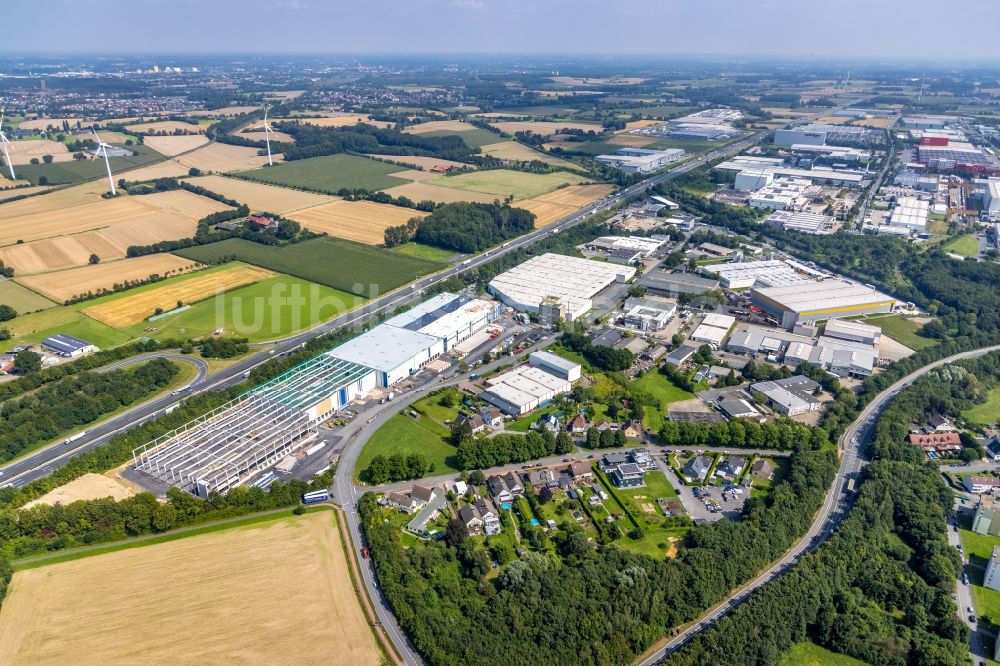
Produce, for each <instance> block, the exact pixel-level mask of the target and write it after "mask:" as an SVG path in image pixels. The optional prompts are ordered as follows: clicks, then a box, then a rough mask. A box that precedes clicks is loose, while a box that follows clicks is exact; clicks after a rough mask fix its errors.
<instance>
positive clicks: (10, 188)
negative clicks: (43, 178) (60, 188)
mask: <svg viewBox="0 0 1000 666" xmlns="http://www.w3.org/2000/svg"><path fill="white" fill-rule="evenodd" d="M26 183H27V181H24V180H10V179H8V178H4V177H3V176H2V175H0V203H2V202H4V201H8V200H10V199H13V198H14V197H27V196H31V195H34V194H40V193H42V192H48V191H49V190H50V189H52V188H51V187H49V186H48V185H28V186H27V187H22V186H23V185H25V184H26Z"/></svg>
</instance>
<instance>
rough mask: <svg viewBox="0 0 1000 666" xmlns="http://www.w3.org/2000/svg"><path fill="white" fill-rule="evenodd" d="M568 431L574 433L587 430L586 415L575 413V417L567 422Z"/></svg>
mask: <svg viewBox="0 0 1000 666" xmlns="http://www.w3.org/2000/svg"><path fill="white" fill-rule="evenodd" d="M569 431H570V432H571V433H574V434H580V433H584V432H587V417H585V416H584V415H583V414H577V415H576V418H575V419H573V420H572V421H570V422H569Z"/></svg>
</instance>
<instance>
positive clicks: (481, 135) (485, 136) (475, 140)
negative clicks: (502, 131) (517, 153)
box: [419, 127, 503, 148]
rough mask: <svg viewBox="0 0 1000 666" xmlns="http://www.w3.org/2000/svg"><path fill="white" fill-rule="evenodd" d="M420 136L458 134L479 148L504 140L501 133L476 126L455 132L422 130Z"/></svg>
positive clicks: (464, 140)
mask: <svg viewBox="0 0 1000 666" xmlns="http://www.w3.org/2000/svg"><path fill="white" fill-rule="evenodd" d="M419 136H457V137H458V138H460V139H461V140H462V141H463V142H465V145H467V146H468V147H469V148H479V147H480V146H487V145H489V144H491V143H498V142H500V141H503V137H501V136H500V135H499V134H494V133H493V132H490V131H489V130H484V129H480V128H478V127H474V128H472V129H469V130H463V131H461V132H455V131H453V130H436V131H433V132H422V133H421V134H420V135H419Z"/></svg>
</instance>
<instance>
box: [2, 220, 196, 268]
mask: <svg viewBox="0 0 1000 666" xmlns="http://www.w3.org/2000/svg"><path fill="white" fill-rule="evenodd" d="M197 226H198V225H197V221H195V220H190V219H182V218H179V217H165V216H152V217H150V218H149V219H146V220H142V221H139V222H131V223H129V224H117V225H115V226H113V227H108V228H107V229H98V230H97V231H88V232H85V233H82V234H75V235H72V236H58V237H56V238H47V239H45V240H39V241H33V242H29V243H22V244H20V245H8V246H6V247H0V261H3V262H4V263H5V264H6V265H7V266H12V267H13V268H14V270H16V271H17V273H18V275H27V274H30V273H45V272H48V271H58V270H63V269H65V268H73V267H74V266H85V265H88V260H89V259H90V255H91V254H96V255H97V256H98V257H100V258H101V260H102V261H111V260H114V259H122V258H124V257H125V254H126V252H127V250H128V248H129V246H130V245H150V244H152V243H158V242H160V241H165V240H178V239H181V238H190V237H191V236H192V235H194V232H195V229H196V227H197Z"/></svg>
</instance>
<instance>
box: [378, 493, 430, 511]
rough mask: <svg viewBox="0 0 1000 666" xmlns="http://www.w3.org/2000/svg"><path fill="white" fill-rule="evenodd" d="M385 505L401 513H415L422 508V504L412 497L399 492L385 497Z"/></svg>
mask: <svg viewBox="0 0 1000 666" xmlns="http://www.w3.org/2000/svg"><path fill="white" fill-rule="evenodd" d="M385 504H386V506H389V507H392V508H393V509H399V510H400V511H402V512H403V513H416V512H417V511H418V510H419V509H420V507H421V506H423V503H422V502H419V501H417V500H416V499H415V498H414V497H412V496H410V495H407V494H406V493H399V492H396V493H389V494H388V495H386V496H385Z"/></svg>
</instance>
